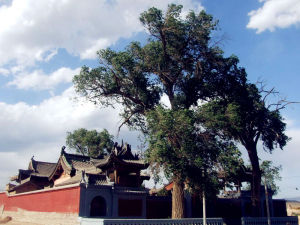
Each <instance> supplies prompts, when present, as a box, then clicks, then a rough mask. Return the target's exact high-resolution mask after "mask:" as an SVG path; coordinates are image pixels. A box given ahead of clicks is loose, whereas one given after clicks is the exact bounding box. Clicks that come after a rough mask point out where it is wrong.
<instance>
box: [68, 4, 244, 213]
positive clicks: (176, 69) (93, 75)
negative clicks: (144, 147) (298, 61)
mask: <svg viewBox="0 0 300 225" xmlns="http://www.w3.org/2000/svg"><path fill="white" fill-rule="evenodd" d="M181 9H182V6H176V5H169V7H168V9H167V11H166V13H165V14H164V13H163V12H162V11H161V10H159V9H156V8H150V9H149V10H148V11H146V12H144V13H142V14H141V17H140V21H141V23H142V24H143V25H144V27H145V28H146V29H147V31H148V32H149V35H150V37H149V40H148V42H147V43H146V44H145V45H144V46H142V45H141V44H140V43H137V42H133V43H131V44H130V45H129V46H128V47H127V48H126V49H125V50H124V51H120V52H116V51H113V50H111V49H105V50H100V51H99V52H98V56H99V59H100V60H99V62H100V66H99V67H98V68H94V69H90V68H88V67H83V68H82V69H81V72H80V74H79V75H76V76H75V77H74V80H73V82H74V85H75V88H76V91H77V92H78V93H80V94H82V95H84V96H86V97H87V99H89V100H90V101H93V102H95V103H96V104H100V105H102V106H114V105H115V104H116V103H117V104H121V105H122V106H123V111H122V112H121V116H122V117H123V119H124V121H123V123H122V125H123V124H127V125H128V126H130V127H131V128H136V129H140V130H142V131H143V132H144V133H145V134H146V135H148V137H149V140H150V150H149V153H150V154H148V155H149V158H148V159H149V160H151V162H153V163H158V164H161V165H163V164H164V162H165V163H168V166H167V167H166V168H168V169H169V170H168V171H169V173H170V174H172V179H173V181H174V190H173V195H172V196H173V197H172V198H173V206H176V207H173V210H172V217H173V218H181V217H184V201H183V189H184V184H183V182H184V178H185V174H184V173H185V171H184V170H183V169H182V168H185V166H184V164H185V163H186V162H185V160H186V159H190V163H191V164H193V165H190V166H191V168H192V167H193V166H194V167H199V165H201V163H199V162H200V161H201V160H200V158H201V157H203V155H202V156H201V154H204V151H201V149H198V150H199V152H200V153H201V154H200V153H199V154H198V155H199V157H198V160H199V161H197V160H193V159H192V155H191V152H193V151H194V152H197V149H196V147H197V146H198V147H199V146H200V145H201V144H203V143H204V141H205V140H208V138H210V135H206V136H205V135H204V134H203V133H202V132H196V131H195V130H193V129H194V128H198V129H200V128H201V125H200V124H199V123H198V124H195V119H194V114H193V106H197V105H198V104H199V103H200V101H201V100H207V99H214V98H215V97H216V96H218V95H220V94H221V95H224V94H226V93H227V92H230V90H231V89H232V88H233V87H234V86H236V85H243V84H244V83H245V82H246V74H245V71H244V70H243V69H241V68H239V67H238V65H237V64H238V60H237V58H236V57H229V58H225V57H224V56H223V54H222V51H221V50H220V48H219V47H217V46H215V45H213V44H212V42H211V34H212V31H214V30H215V29H216V25H217V23H216V22H215V21H213V18H212V16H210V15H208V14H206V13H205V12H204V11H202V12H200V13H199V14H196V13H195V12H193V11H191V12H190V13H189V14H188V15H187V16H186V17H185V18H182V15H181ZM163 95H164V96H166V97H167V99H168V100H169V102H170V105H171V106H170V108H169V109H168V110H166V109H164V107H163V106H160V105H161V102H160V99H161V97H162V96H163ZM146 118H148V121H146ZM184 121H185V122H186V123H187V124H186V126H187V128H188V129H187V130H186V131H184V127H181V128H180V123H182V125H183V126H185V125H184V123H183V122H184ZM165 122H166V124H164V123H165ZM165 125H167V126H165ZM179 128H180V129H179ZM192 128H193V129H192ZM180 132H183V133H180ZM160 135H161V136H160ZM188 135H191V136H190V137H191V138H194V140H193V141H192V140H191V138H189V139H186V140H185V139H183V138H182V137H188ZM205 137H207V139H205ZM193 142H194V143H193ZM207 143H212V142H211V141H207ZM212 146H213V145H212ZM188 147H192V148H191V150H189V151H188ZM214 147H215V146H213V147H212V149H213V148H214ZM154 148H155V149H156V150H154ZM151 149H152V150H153V151H151ZM157 149H160V150H163V151H160V153H162V154H164V152H166V153H168V154H167V157H166V159H167V160H166V161H164V160H163V158H161V157H162V154H159V155H158V156H159V157H153V155H155V154H156V153H157ZM209 150H210V148H209V146H208V148H207V152H208V153H207V154H210V153H209ZM169 156H170V158H169ZM196 156H197V155H196ZM202 161H203V160H202ZM187 162H188V161H187ZM176 165H178V166H176ZM197 165H198V166H197ZM198 177H199V176H198Z"/></svg>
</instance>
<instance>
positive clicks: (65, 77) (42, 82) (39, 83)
mask: <svg viewBox="0 0 300 225" xmlns="http://www.w3.org/2000/svg"><path fill="white" fill-rule="evenodd" d="M79 72H80V68H77V69H74V70H73V69H70V68H65V67H62V68H60V69H58V70H56V71H54V72H53V73H51V74H45V73H44V72H43V71H42V70H36V71H33V72H32V73H29V74H19V75H18V76H16V77H15V79H14V80H13V81H11V82H9V83H8V85H9V86H16V87H17V88H18V89H25V90H28V89H34V90H53V89H54V88H55V87H56V86H57V85H58V84H60V83H69V82H71V81H72V79H73V76H74V75H76V74H79Z"/></svg>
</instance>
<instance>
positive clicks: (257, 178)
mask: <svg viewBox="0 0 300 225" xmlns="http://www.w3.org/2000/svg"><path fill="white" fill-rule="evenodd" d="M246 148H247V151H248V155H249V158H250V162H251V166H252V182H251V202H252V216H253V217H260V216H261V207H260V206H261V205H260V202H261V201H260V186H261V171H260V168H259V160H258V156H257V149H256V144H254V143H250V144H248V145H247V146H246Z"/></svg>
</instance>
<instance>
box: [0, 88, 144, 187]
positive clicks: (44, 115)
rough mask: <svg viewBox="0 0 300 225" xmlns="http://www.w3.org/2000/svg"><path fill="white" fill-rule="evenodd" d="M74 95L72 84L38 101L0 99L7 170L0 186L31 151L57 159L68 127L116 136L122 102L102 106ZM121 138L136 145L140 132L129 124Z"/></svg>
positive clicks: (1, 152) (2, 159) (0, 163)
mask: <svg viewBox="0 0 300 225" xmlns="http://www.w3.org/2000/svg"><path fill="white" fill-rule="evenodd" d="M74 96H75V92H74V90H73V88H69V89H67V90H66V91H64V92H63V94H62V95H59V96H54V97H51V98H49V99H47V100H44V101H43V102H41V103H40V104H38V105H28V104H26V103H24V102H19V103H17V104H7V103H4V102H0V125H1V129H0V143H1V145H0V169H1V171H6V173H1V174H0V189H2V188H4V185H5V184H6V183H7V182H8V176H12V175H14V173H16V172H17V169H20V168H23V169H24V168H26V167H27V163H28V161H29V159H30V157H31V156H32V155H35V158H36V159H37V160H41V161H52V162H55V160H56V159H57V157H58V155H59V152H60V149H61V146H62V145H65V138H66V132H67V131H73V130H75V129H78V128H81V127H84V128H86V129H97V130H99V131H101V130H102V129H104V128H106V129H107V130H108V131H109V132H110V133H111V134H112V135H114V136H115V137H116V135H117V130H118V125H120V117H119V116H118V113H119V110H120V107H119V106H116V107H115V108H116V109H111V108H105V109H99V107H98V106H95V105H94V104H92V103H89V102H86V101H83V100H82V99H78V101H74V100H72V98H73V97H74ZM118 139H119V140H118ZM120 139H124V141H127V142H128V143H130V144H132V145H133V146H134V148H136V145H137V144H138V141H137V132H129V131H128V129H127V128H126V127H123V128H122V130H121V132H120V135H119V137H118V138H116V140H118V141H119V142H120Z"/></svg>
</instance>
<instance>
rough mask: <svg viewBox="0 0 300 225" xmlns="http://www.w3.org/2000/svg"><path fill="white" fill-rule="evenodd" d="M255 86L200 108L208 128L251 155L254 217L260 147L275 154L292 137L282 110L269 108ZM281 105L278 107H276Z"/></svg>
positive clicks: (239, 89)
mask: <svg viewBox="0 0 300 225" xmlns="http://www.w3.org/2000/svg"><path fill="white" fill-rule="evenodd" d="M265 97H266V96H264V97H263V96H262V94H261V92H260V91H259V89H258V88H257V87H256V85H254V84H247V85H245V86H239V87H238V88H236V89H235V91H233V92H232V93H231V94H229V95H224V96H223V97H222V98H217V99H214V100H213V101H210V102H209V103H207V104H205V105H203V106H202V107H201V108H200V114H201V115H202V116H201V118H202V119H203V122H204V123H205V126H206V127H208V128H210V129H212V130H213V131H214V132H217V133H218V134H219V135H220V136H223V137H227V138H228V137H229V138H232V139H234V140H236V141H238V142H240V143H241V144H242V145H243V146H244V147H245V149H246V150H247V152H248V156H249V159H250V162H251V167H252V183H251V191H252V206H253V207H252V208H253V216H259V215H260V186H261V175H262V174H261V170H260V166H259V158H258V152H257V145H258V142H259V140H261V142H262V144H263V147H264V150H266V151H269V152H272V151H273V150H274V149H275V148H276V147H279V148H281V149H282V148H283V147H284V146H285V145H286V143H287V141H288V139H289V138H288V137H287V136H286V135H285V134H284V131H285V127H286V124H285V123H284V122H283V119H282V117H281V115H280V111H279V109H280V108H278V107H277V108H274V109H272V105H267V103H266V98H265ZM275 105H278V104H275Z"/></svg>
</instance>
